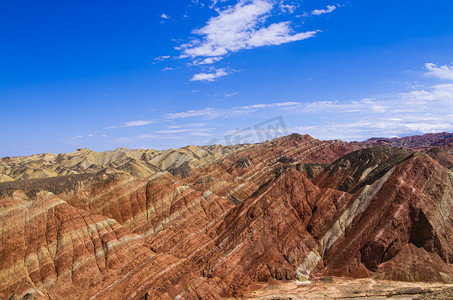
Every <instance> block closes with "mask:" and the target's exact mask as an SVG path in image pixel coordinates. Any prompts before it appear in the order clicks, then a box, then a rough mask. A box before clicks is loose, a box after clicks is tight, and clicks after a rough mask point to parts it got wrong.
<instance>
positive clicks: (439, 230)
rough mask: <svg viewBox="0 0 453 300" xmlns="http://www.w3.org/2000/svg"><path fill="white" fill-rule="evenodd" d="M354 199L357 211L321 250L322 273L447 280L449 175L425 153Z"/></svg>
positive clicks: (452, 207)
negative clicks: (327, 245)
mask: <svg viewBox="0 0 453 300" xmlns="http://www.w3.org/2000/svg"><path fill="white" fill-rule="evenodd" d="M359 193H360V196H358V197H357V195H358V194H359ZM354 196H355V197H354V198H356V200H355V202H356V203H357V204H356V206H357V207H360V209H359V210H358V209H355V212H354V215H355V217H354V218H353V219H352V220H351V222H350V224H349V226H348V227H346V228H345V230H344V234H342V235H341V236H339V237H338V238H337V239H336V240H335V241H334V243H333V244H332V246H331V247H330V248H329V249H327V251H326V252H325V255H324V268H323V269H322V270H323V271H322V272H326V273H328V274H339V275H352V276H367V275H369V271H371V272H377V273H378V274H380V276H381V277H382V278H388V279H393V280H424V281H446V280H447V281H450V280H449V279H448V278H450V277H451V276H452V275H453V273H452V270H453V269H451V267H450V265H449V264H450V263H451V261H452V257H453V256H452V254H453V248H452V246H451V245H452V243H453V236H452V235H451V232H453V231H452V229H453V227H452V226H453V220H452V219H451V217H450V215H451V213H452V211H453V173H452V172H451V171H449V170H448V169H446V168H444V167H442V166H441V165H440V164H439V163H438V162H437V161H435V160H433V159H431V158H430V157H429V156H427V155H425V154H415V155H411V156H410V157H408V158H407V159H405V160H404V161H402V162H400V163H399V164H398V165H396V166H395V167H393V168H392V169H391V170H390V171H388V172H387V173H386V174H385V175H383V176H382V177H381V178H380V179H378V180H377V181H376V182H375V183H373V185H371V186H365V187H364V188H363V189H362V190H360V191H358V192H357V193H356V194H355V195H354ZM352 208H354V206H352ZM348 214H349V215H350V214H351V213H350V212H348ZM340 219H341V217H340ZM340 219H339V220H340ZM414 247H415V248H417V249H415V248H414ZM420 261H423V263H420ZM430 262H433V263H430ZM389 265H391V266H392V267H391V268H390V267H389ZM442 273H443V274H448V275H442Z"/></svg>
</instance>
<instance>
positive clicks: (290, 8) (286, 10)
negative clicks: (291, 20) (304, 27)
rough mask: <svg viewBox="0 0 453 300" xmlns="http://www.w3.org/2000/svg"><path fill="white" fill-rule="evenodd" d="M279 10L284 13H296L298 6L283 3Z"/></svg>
mask: <svg viewBox="0 0 453 300" xmlns="http://www.w3.org/2000/svg"><path fill="white" fill-rule="evenodd" d="M279 8H280V10H281V11H282V12H284V13H290V14H292V13H294V11H295V10H296V6H295V5H291V4H283V3H280V4H279Z"/></svg>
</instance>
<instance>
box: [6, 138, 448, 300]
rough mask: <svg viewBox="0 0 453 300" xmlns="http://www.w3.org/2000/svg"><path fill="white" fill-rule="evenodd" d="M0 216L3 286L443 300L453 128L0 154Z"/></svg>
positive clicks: (13, 292) (69, 293) (18, 293)
mask: <svg viewBox="0 0 453 300" xmlns="http://www.w3.org/2000/svg"><path fill="white" fill-rule="evenodd" d="M0 215H1V217H0V226H1V242H0V298H1V299H220V298H226V299H228V298H257V299H326V298H327V299H329V298H345V299H354V298H359V297H361V298H363V297H369V298H374V299H384V298H387V297H391V296H393V297H395V299H412V298H414V297H419V298H420V299H434V298H439V299H441V297H444V298H445V299H449V297H450V296H451V288H452V286H453V285H452V284H453V265H452V262H453V217H452V216H453V134H451V133H438V134H427V135H423V136H412V137H405V138H393V139H384V138H373V139H369V140H367V141H365V142H351V143H347V142H343V141H338V140H333V141H321V140H317V139H314V138H312V137H311V136H308V135H300V134H291V135H289V136H285V137H280V138H276V139H274V140H271V141H266V142H263V143H259V144H244V145H235V146H221V145H213V146H201V147H197V146H187V147H184V148H181V149H170V150H166V151H157V150H145V149H138V150H130V149H126V148H119V149H116V150H114V151H106V152H95V151H91V150H88V149H79V150H77V151H75V152H72V153H64V154H58V155H56V154H38V155H33V156H28V157H5V158H2V159H0ZM429 297H431V298H429ZM432 297H434V298H432Z"/></svg>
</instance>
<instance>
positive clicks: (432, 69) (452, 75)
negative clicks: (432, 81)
mask: <svg viewBox="0 0 453 300" xmlns="http://www.w3.org/2000/svg"><path fill="white" fill-rule="evenodd" d="M425 68H426V69H427V70H428V72H426V75H427V76H433V77H437V78H440V79H447V80H453V65H452V66H447V65H443V66H440V67H438V66H437V65H436V64H433V63H426V64H425Z"/></svg>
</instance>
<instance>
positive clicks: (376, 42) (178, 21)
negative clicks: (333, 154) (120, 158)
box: [0, 0, 453, 156]
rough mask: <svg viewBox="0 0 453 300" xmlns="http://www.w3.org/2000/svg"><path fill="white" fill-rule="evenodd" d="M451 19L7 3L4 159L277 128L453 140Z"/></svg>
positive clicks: (444, 7)
mask: <svg viewBox="0 0 453 300" xmlns="http://www.w3.org/2000/svg"><path fill="white" fill-rule="evenodd" d="M452 14H453V2H452V1H449V0H443V1H440V0H433V1H428V2H427V1H406V0H401V1H385V0H384V1H363V0H361V1H360V0H340V1H323V0H318V1H314V0H305V1H296V0H288V1H287V0H241V1H238V0H223V1H222V0H217V1H215V0H198V1H196V0H184V1H182V0H180V1H175V0H173V1H169V0H167V1H160V0H153V1H138V0H137V1H129V2H126V1H1V0H0V36H1V39H0V110H1V111H2V118H1V121H0V122H1V123H0V124H1V131H0V138H1V147H0V156H18V155H30V154H35V153H43V152H53V153H59V152H70V151H73V150H75V149H76V148H82V147H87V148H90V149H93V150H97V151H104V150H109V149H115V148H117V147H121V146H124V147H129V148H139V147H145V148H154V149H166V148H170V147H181V146H185V145H188V144H195V145H203V144H207V143H213V142H217V143H223V144H225V143H229V142H231V141H233V140H234V141H241V142H246V141H248V142H254V141H259V140H260V133H259V132H257V131H256V126H255V125H257V124H261V123H263V122H264V123H266V122H267V121H269V122H271V123H272V122H274V121H272V120H278V122H279V123H278V124H277V125H279V126H280V128H282V126H283V123H282V122H284V125H285V128H286V129H287V130H286V131H284V132H299V133H308V134H310V135H312V136H313V137H315V138H319V139H343V140H347V141H351V140H364V139H367V138H370V137H374V136H384V137H391V136H405V135H412V134H422V133H427V132H440V131H450V132H452V131H453V64H452V63H453V21H452V17H451V16H452ZM275 118H278V119H275ZM282 120H283V121H282ZM277 125H276V126H277ZM266 126H268V125H266ZM272 126H274V125H272ZM238 132H240V134H238ZM231 136H234V137H235V138H234V139H231ZM262 136H263V135H261V137H262ZM225 137H227V138H225Z"/></svg>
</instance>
